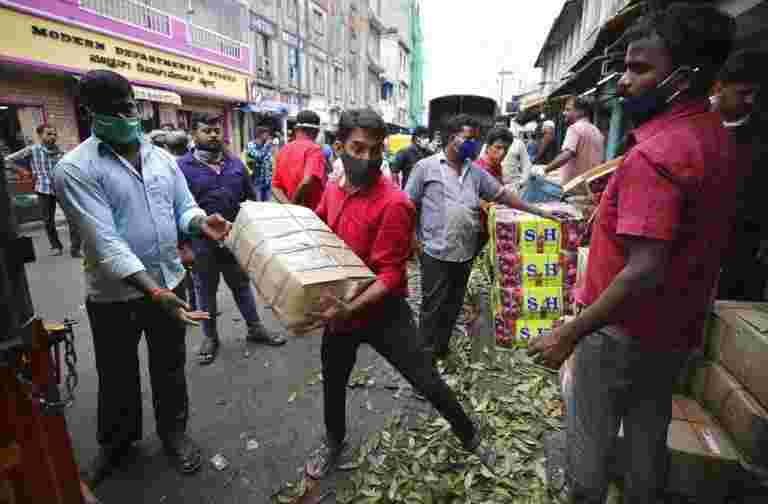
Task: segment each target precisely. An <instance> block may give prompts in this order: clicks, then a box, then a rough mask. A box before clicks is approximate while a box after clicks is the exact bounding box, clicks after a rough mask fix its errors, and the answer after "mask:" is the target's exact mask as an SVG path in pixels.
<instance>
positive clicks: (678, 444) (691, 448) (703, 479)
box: [610, 417, 742, 502]
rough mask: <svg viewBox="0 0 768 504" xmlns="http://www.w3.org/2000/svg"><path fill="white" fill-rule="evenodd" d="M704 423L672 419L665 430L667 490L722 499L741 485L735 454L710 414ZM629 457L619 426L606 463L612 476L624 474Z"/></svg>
mask: <svg viewBox="0 0 768 504" xmlns="http://www.w3.org/2000/svg"><path fill="white" fill-rule="evenodd" d="M704 420H705V423H697V422H689V421H686V420H680V419H673V420H672V421H671V422H670V424H669V430H668V432H667V447H668V449H669V455H670V458H669V473H668V478H667V491H668V492H670V493H675V494H680V495H685V496H689V497H694V498H697V501H698V499H703V500H701V502H705V501H706V502H713V501H718V500H722V499H724V498H725V496H727V495H729V494H730V493H731V491H732V490H733V489H734V488H738V486H739V485H740V484H741V477H742V469H741V467H740V466H739V457H738V453H737V451H736V449H735V447H734V446H733V443H732V442H731V441H730V439H729V438H728V436H727V435H726V434H725V433H724V432H723V430H722V429H721V428H719V427H718V426H717V425H716V423H715V421H714V420H713V419H712V418H711V417H707V418H705V419H704ZM629 456H630V454H629V453H627V451H626V446H625V443H624V429H623V425H622V427H621V428H620V430H619V437H618V442H617V451H616V453H615V458H614V460H613V461H612V462H613V463H612V464H611V465H610V467H612V475H613V476H614V477H616V478H621V477H623V476H624V473H625V471H626V467H627V460H628V457H629Z"/></svg>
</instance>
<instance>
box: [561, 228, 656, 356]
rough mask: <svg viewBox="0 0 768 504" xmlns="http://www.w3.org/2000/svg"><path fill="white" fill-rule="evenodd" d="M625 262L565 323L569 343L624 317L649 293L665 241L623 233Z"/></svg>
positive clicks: (654, 285) (654, 280)
mask: <svg viewBox="0 0 768 504" xmlns="http://www.w3.org/2000/svg"><path fill="white" fill-rule="evenodd" d="M625 245H626V249H627V254H628V256H629V257H628V259H627V265H626V266H625V267H624V269H623V270H621V272H620V273H619V274H618V275H616V278H614V279H613V281H612V282H611V284H610V285H609V286H608V288H607V289H605V291H604V292H603V294H602V295H601V296H600V297H599V298H598V299H597V301H595V302H594V303H592V304H591V305H590V306H589V307H588V308H587V309H586V310H584V311H583V312H582V313H581V315H580V316H579V317H577V318H576V319H574V320H573V322H571V323H570V324H568V326H570V327H569V330H567V331H565V333H566V334H567V335H568V337H569V338H571V339H572V342H573V343H576V342H577V341H578V340H579V339H581V338H582V337H584V336H585V335H587V334H590V333H592V332H595V331H597V330H598V329H600V328H602V327H605V326H607V325H611V324H615V323H617V322H619V321H621V320H622V319H623V318H625V317H626V311H627V309H628V308H629V307H630V305H631V303H632V302H633V301H635V300H637V299H643V298H645V297H646V296H649V295H651V294H652V293H653V292H654V291H655V290H656V289H657V288H658V287H659V286H660V285H661V283H662V281H663V280H664V276H665V274H666V265H667V262H668V259H669V242H666V241H663V240H651V239H647V238H636V237H625Z"/></svg>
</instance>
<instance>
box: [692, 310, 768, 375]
mask: <svg viewBox="0 0 768 504" xmlns="http://www.w3.org/2000/svg"><path fill="white" fill-rule="evenodd" d="M734 309H735V310H752V309H754V310H758V311H761V312H766V313H768V303H757V302H751V301H728V300H722V299H718V300H716V301H715V303H714V306H713V307H712V314H711V316H710V317H709V320H708V324H707V328H706V334H705V350H706V355H707V358H708V359H710V360H713V361H719V360H720V341H721V334H722V333H724V332H726V330H727V328H724V327H723V326H724V325H725V322H724V321H723V320H722V319H721V317H720V313H722V312H723V311H725V310H734Z"/></svg>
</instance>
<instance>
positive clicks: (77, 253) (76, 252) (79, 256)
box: [70, 250, 83, 259]
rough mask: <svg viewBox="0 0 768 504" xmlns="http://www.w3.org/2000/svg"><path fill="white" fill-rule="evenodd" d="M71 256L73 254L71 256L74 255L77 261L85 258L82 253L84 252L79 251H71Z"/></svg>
mask: <svg viewBox="0 0 768 504" xmlns="http://www.w3.org/2000/svg"><path fill="white" fill-rule="evenodd" d="M70 254H71V255H72V257H74V258H75V259H80V258H81V257H83V253H82V252H80V251H79V250H71V251H70Z"/></svg>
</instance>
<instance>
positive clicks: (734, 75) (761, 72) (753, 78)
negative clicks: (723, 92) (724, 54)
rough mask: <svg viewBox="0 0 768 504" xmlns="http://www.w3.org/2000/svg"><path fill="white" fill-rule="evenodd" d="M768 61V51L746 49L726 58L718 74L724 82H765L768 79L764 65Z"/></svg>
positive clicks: (719, 78)
mask: <svg viewBox="0 0 768 504" xmlns="http://www.w3.org/2000/svg"><path fill="white" fill-rule="evenodd" d="M766 62H768V51H761V50H759V49H746V50H743V51H737V52H735V53H733V54H731V56H730V57H729V58H728V60H726V62H725V65H723V67H722V68H721V69H720V72H719V73H718V74H717V80H719V81H722V82H723V83H744V84H746V83H749V84H763V83H764V82H766V80H767V79H768V78H767V77H766V74H765V69H764V68H763V67H762V65H765V63H766Z"/></svg>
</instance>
